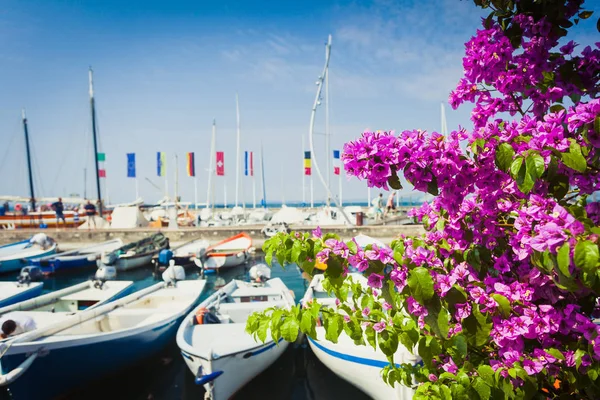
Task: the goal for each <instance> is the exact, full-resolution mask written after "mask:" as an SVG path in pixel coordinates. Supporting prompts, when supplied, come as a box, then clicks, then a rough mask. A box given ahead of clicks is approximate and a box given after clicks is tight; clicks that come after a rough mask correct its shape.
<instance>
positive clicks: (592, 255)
mask: <svg viewBox="0 0 600 400" xmlns="http://www.w3.org/2000/svg"><path fill="white" fill-rule="evenodd" d="M599 258H600V254H599V253H598V245H596V244H595V243H593V242H590V241H589V240H584V241H581V242H578V243H577V246H575V257H574V259H575V265H576V266H577V268H581V269H582V270H583V271H584V272H587V273H594V272H595V269H596V267H597V266H598V259H599Z"/></svg>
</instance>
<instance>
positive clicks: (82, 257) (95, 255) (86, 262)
mask: <svg viewBox="0 0 600 400" xmlns="http://www.w3.org/2000/svg"><path fill="white" fill-rule="evenodd" d="M122 246H123V241H122V240H121V239H113V240H109V241H106V242H102V243H98V244H94V245H91V246H86V247H82V248H80V249H76V250H72V251H67V252H65V253H60V254H56V255H52V256H49V257H44V258H37V259H33V260H31V261H30V262H29V263H30V265H34V266H38V267H40V268H41V269H42V272H43V273H44V274H45V275H52V274H58V273H65V272H70V271H73V270H78V269H80V268H87V267H95V266H96V260H98V259H99V258H100V256H101V255H102V254H104V253H105V252H111V251H115V250H117V249H118V248H120V247H122Z"/></svg>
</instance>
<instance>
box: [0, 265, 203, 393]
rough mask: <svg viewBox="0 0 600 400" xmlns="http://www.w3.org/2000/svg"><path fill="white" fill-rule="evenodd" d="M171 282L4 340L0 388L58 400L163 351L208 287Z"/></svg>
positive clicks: (1, 352)
mask: <svg viewBox="0 0 600 400" xmlns="http://www.w3.org/2000/svg"><path fill="white" fill-rule="evenodd" d="M181 271H182V272H183V269H181ZM168 272H169V270H167V271H166V272H165V273H168ZM176 275H178V278H179V277H180V276H181V275H183V276H185V273H184V272H183V274H180V273H177V274H176ZM163 278H164V274H163ZM168 281H169V282H168V283H167V282H160V283H157V284H155V285H153V286H151V287H148V288H146V289H143V290H141V291H139V292H135V293H132V294H130V295H128V296H126V297H123V298H121V299H118V300H115V301H113V302H111V303H108V304H105V305H102V306H99V307H95V308H93V309H88V310H85V311H81V312H79V313H77V314H75V315H65V316H61V317H56V318H54V319H53V320H52V321H49V323H43V322H42V321H41V323H38V321H37V319H36V323H37V326H38V327H37V329H36V330H34V331H30V332H27V333H24V334H22V335H19V336H15V337H14V338H9V339H8V340H5V341H3V342H2V341H0V355H2V354H3V353H4V355H3V356H2V357H1V358H0V364H1V366H2V374H0V386H8V387H9V389H10V391H11V392H12V394H13V396H14V397H15V398H16V399H40V400H43V399H53V398H56V397H57V396H59V395H66V394H68V393H69V392H71V391H73V390H74V389H76V388H77V387H80V386H83V385H85V384H87V383H88V382H90V381H93V380H96V379H99V378H101V377H103V376H104V375H107V374H111V373H116V372H118V371H119V370H122V369H124V368H126V367H128V366H130V365H133V364H135V363H138V362H140V361H141V360H143V359H145V358H147V357H149V356H151V355H153V354H155V353H157V352H159V351H160V350H162V349H163V348H164V347H165V346H166V345H167V344H168V343H169V342H170V341H172V340H173V338H174V336H175V333H176V331H177V327H178V326H179V323H180V322H181V321H182V319H183V318H184V317H185V315H186V314H187V313H188V312H189V311H190V310H191V308H192V307H193V305H194V304H195V303H196V301H198V298H199V297H200V294H201V293H202V291H203V289H204V286H205V281H204V280H196V281H181V282H174V281H172V280H171V279H169V280H168ZM112 283H115V282H107V283H105V284H112ZM3 344H4V349H2V345H3Z"/></svg>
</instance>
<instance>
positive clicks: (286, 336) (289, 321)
mask: <svg viewBox="0 0 600 400" xmlns="http://www.w3.org/2000/svg"><path fill="white" fill-rule="evenodd" d="M298 329H300V326H299V324H298V320H296V318H286V319H285V320H284V321H283V323H282V324H281V328H280V330H281V336H282V337H283V340H285V341H286V342H290V343H293V342H295V341H296V339H297V338H298Z"/></svg>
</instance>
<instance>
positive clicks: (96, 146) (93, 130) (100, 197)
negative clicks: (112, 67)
mask: <svg viewBox="0 0 600 400" xmlns="http://www.w3.org/2000/svg"><path fill="white" fill-rule="evenodd" d="M89 78H90V108H91V113H92V135H93V137H94V160H95V164H96V189H97V191H98V212H99V215H100V218H102V216H103V214H102V192H101V190H100V166H99V165H98V138H97V133H96V102H95V100H94V71H92V67H90V71H89Z"/></svg>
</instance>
